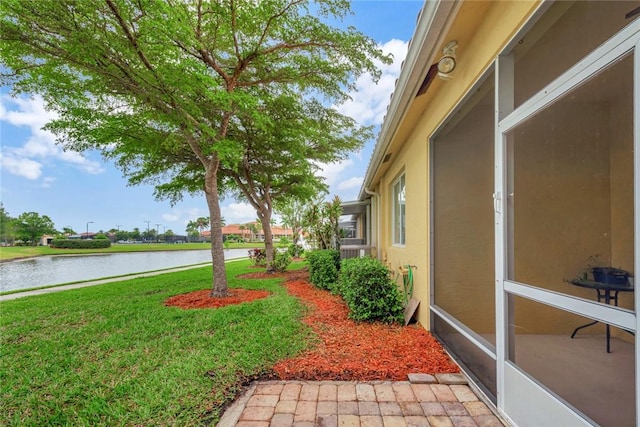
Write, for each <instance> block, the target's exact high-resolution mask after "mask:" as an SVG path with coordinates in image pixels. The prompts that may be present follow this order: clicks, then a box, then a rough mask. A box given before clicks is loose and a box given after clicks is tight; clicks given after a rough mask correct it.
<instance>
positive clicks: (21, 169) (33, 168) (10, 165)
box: [0, 152, 42, 180]
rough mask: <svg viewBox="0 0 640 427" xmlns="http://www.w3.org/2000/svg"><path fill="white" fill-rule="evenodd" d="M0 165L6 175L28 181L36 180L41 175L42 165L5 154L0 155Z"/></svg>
mask: <svg viewBox="0 0 640 427" xmlns="http://www.w3.org/2000/svg"><path fill="white" fill-rule="evenodd" d="M0 165H1V166H2V169H4V170H5V171H7V172H8V173H10V174H12V175H17V176H21V177H23V178H26V179H30V180H35V179H38V178H39V177H40V175H41V174H42V163H40V162H36V161H35V160H31V159H27V158H24V157H16V156H14V155H12V154H9V153H5V152H2V153H0Z"/></svg>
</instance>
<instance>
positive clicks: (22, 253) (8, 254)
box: [0, 242, 264, 261]
mask: <svg viewBox="0 0 640 427" xmlns="http://www.w3.org/2000/svg"><path fill="white" fill-rule="evenodd" d="M255 247H264V243H262V242H256V243H230V244H229V245H228V249H239V248H247V249H251V248H255ZM195 249H211V243H184V244H171V243H150V244H114V245H111V247H109V248H105V249H54V248H50V247H49V246H5V247H0V261H3V260H12V259H18V258H28V257H34V256H42V255H65V254H89V253H114V252H149V251H185V250H195Z"/></svg>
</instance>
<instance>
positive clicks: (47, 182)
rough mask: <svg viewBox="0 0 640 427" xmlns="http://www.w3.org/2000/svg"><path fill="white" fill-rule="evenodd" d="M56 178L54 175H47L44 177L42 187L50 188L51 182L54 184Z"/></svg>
mask: <svg viewBox="0 0 640 427" xmlns="http://www.w3.org/2000/svg"><path fill="white" fill-rule="evenodd" d="M55 180H56V179H55V178H54V177H52V176H45V177H44V178H43V179H42V188H49V187H51V184H53V182H54V181H55Z"/></svg>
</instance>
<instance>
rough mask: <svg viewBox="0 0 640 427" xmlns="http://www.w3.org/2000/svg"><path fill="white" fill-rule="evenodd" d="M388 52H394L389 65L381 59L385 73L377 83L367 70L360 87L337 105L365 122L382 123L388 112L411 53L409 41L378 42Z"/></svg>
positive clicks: (359, 84) (343, 111) (359, 121)
mask: <svg viewBox="0 0 640 427" xmlns="http://www.w3.org/2000/svg"><path fill="white" fill-rule="evenodd" d="M378 47H379V48H380V49H382V51H383V52H384V53H387V54H389V53H390V54H392V55H393V62H392V63H391V64H389V65H385V64H382V63H378V64H377V65H378V68H379V69H380V70H381V72H382V75H381V77H380V79H379V80H378V82H377V83H375V82H374V81H373V79H372V78H371V75H369V74H364V75H362V76H360V77H359V78H358V79H357V80H356V91H355V92H352V93H351V99H350V100H348V101H346V102H345V103H343V104H341V105H339V106H336V109H337V110H338V111H339V112H340V113H342V114H344V115H346V116H349V117H352V118H353V119H355V120H356V121H357V122H358V123H360V124H362V125H380V124H382V121H383V119H384V116H385V114H386V112H387V106H388V105H389V101H390V99H391V98H390V97H391V94H392V93H393V91H394V89H395V82H396V79H397V78H398V77H399V76H400V69H401V64H402V61H404V58H405V56H406V54H407V49H408V43H407V42H404V41H402V40H395V39H394V40H390V41H388V42H387V43H385V44H383V45H379V46H378Z"/></svg>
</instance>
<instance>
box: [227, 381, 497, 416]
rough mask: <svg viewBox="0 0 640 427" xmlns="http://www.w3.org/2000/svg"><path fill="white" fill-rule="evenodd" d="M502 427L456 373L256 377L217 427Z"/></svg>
mask: <svg viewBox="0 0 640 427" xmlns="http://www.w3.org/2000/svg"><path fill="white" fill-rule="evenodd" d="M318 426H321V427H338V426H341V427H369V426H371V427H396V426H397V427H400V426H407V427H408V426H420V427H428V426H432V427H504V424H503V423H502V422H501V421H500V419H499V418H498V417H496V416H495V415H494V414H493V412H492V411H491V410H490V409H489V407H488V406H487V405H486V404H485V403H484V402H482V401H481V400H479V399H478V397H477V396H476V395H475V394H474V392H473V391H472V390H471V388H470V387H469V386H468V385H467V381H466V379H465V377H464V376H463V375H462V374H437V375H436V376H435V377H433V376H431V375H413V376H411V378H410V381H397V382H393V381H367V382H358V381H258V382H256V383H254V384H253V385H252V386H251V387H250V388H249V389H248V390H247V391H246V392H245V393H244V394H243V395H242V396H241V397H240V398H238V399H237V400H236V401H235V402H234V403H233V404H232V405H231V406H230V407H229V408H228V409H227V410H226V411H225V412H224V414H223V415H222V418H221V419H220V422H219V423H218V425H217V427H318Z"/></svg>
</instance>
